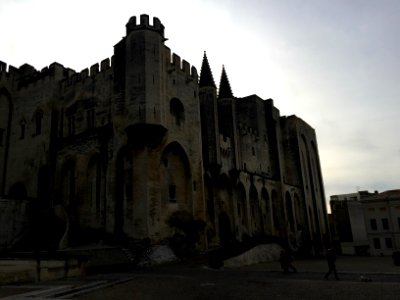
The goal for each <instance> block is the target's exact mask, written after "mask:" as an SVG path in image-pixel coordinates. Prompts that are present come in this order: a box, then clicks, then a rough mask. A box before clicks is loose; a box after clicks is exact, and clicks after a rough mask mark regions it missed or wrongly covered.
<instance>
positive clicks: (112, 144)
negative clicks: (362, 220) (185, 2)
mask: <svg viewBox="0 0 400 300" xmlns="http://www.w3.org/2000/svg"><path fill="white" fill-rule="evenodd" d="M165 40H166V39H165V37H164V26H163V25H162V24H161V22H160V21H159V20H158V19H157V18H154V19H153V22H152V24H150V22H149V17H148V16H147V15H141V16H140V20H136V17H132V18H131V19H130V20H129V22H128V24H127V25H126V36H125V37H124V38H123V39H122V40H121V41H120V42H119V43H117V44H116V45H115V46H114V55H113V57H112V58H111V59H105V60H103V61H102V62H101V63H100V64H95V65H93V66H92V67H90V69H85V70H83V71H81V72H79V73H77V72H75V71H74V70H71V69H68V68H65V67H64V66H62V65H60V64H58V63H53V64H51V65H50V66H49V67H46V68H44V69H43V70H41V71H37V70H35V69H34V68H33V67H31V66H30V65H28V64H25V65H23V66H21V67H20V68H15V67H12V66H8V67H7V65H6V64H5V63H2V62H1V63H0V196H1V198H2V199H3V200H1V201H2V202H1V203H2V206H1V207H7V209H2V210H1V211H0V217H1V221H0V222H1V235H0V244H1V247H11V246H13V245H15V244H16V243H18V242H21V241H22V240H24V238H25V239H26V235H27V234H28V233H29V230H30V229H29V226H27V224H29V223H30V222H31V223H35V218H38V216H46V218H47V219H49V220H50V221H48V223H45V222H44V221H43V222H42V223H43V224H57V226H54V228H53V229H54V230H53V231H57V232H58V233H51V234H50V233H49V234H47V235H48V236H49V238H48V240H50V241H51V240H52V238H51V237H52V236H53V237H54V236H57V237H59V238H58V239H57V241H56V243H57V247H65V246H68V245H74V244H79V243H84V242H86V243H87V242H89V241H96V239H97V240H100V239H103V238H104V235H111V236H115V237H122V236H123V237H128V238H133V239H143V238H150V239H151V240H152V241H153V242H159V241H162V240H165V239H166V238H168V237H170V236H171V235H172V234H173V231H172V229H171V228H170V227H169V226H168V225H167V223H166V221H167V219H168V218H169V217H170V216H171V214H172V213H173V212H175V211H186V212H189V214H190V215H192V216H193V217H194V218H195V219H199V220H203V221H204V222H205V223H206V228H205V231H204V235H203V236H202V240H201V243H200V244H201V245H203V247H211V246H212V245H214V244H224V243H229V242H231V241H233V240H239V241H240V240H243V239H245V238H246V237H252V236H253V237H254V236H277V237H280V238H283V239H286V240H288V241H289V242H290V243H291V245H292V246H293V247H300V246H301V245H303V244H305V243H306V242H307V243H308V245H312V247H313V249H314V250H316V251H318V250H319V249H322V247H323V241H324V240H326V241H327V240H328V235H329V233H328V231H327V230H328V229H327V220H326V211H325V205H324V197H325V196H324V187H323V181H322V176H321V168H320V162H319V155H318V147H317V142H316V136H315V131H314V130H313V129H312V128H311V127H310V126H309V125H307V124H306V123H305V122H304V121H302V120H301V119H299V118H297V117H296V116H290V117H281V116H280V115H279V110H278V109H277V108H275V107H274V103H273V101H272V100H271V99H268V100H263V99H260V98H259V97H258V96H256V95H252V96H248V97H245V98H236V97H234V96H233V93H232V90H231V87H230V84H229V81H228V77H227V75H226V72H225V69H223V71H222V76H221V82H220V85H219V88H218V89H217V87H216V85H215V83H214V79H213V76H212V72H211V68H210V66H209V63H208V60H207V57H206V55H205V54H204V60H203V65H202V69H201V74H200V77H198V75H197V71H196V68H195V67H193V66H192V67H191V66H190V65H189V63H188V62H186V61H184V60H182V59H181V58H180V57H179V56H178V55H176V54H171V51H170V49H169V48H168V47H167V46H165V44H164V42H165ZM10 207H11V208H12V207H14V210H13V211H23V212H22V213H19V214H18V215H16V214H14V213H10ZM11 210H12V209H11ZM32 211H33V212H35V213H32ZM49 216H52V218H50V217H49ZM43 218H44V219H46V218H45V217H43ZM44 219H43V220H44ZM47 219H46V220H47ZM51 220H53V221H51ZM11 221H12V222H11ZM10 222H11V223H13V224H17V225H13V226H10V225H9V224H11V223H10ZM39 223H40V222H39ZM40 230H43V235H44V236H46V228H45V226H44V227H43V226H42V227H40Z"/></svg>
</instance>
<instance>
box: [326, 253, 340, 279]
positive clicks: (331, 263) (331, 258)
mask: <svg viewBox="0 0 400 300" xmlns="http://www.w3.org/2000/svg"><path fill="white" fill-rule="evenodd" d="M326 260H327V261H328V267H329V270H328V272H327V273H326V274H325V279H326V280H328V278H329V275H330V274H331V273H332V272H333V274H334V275H335V279H336V280H339V277H338V274H337V271H336V255H335V253H334V252H333V250H332V249H328V251H327V253H326Z"/></svg>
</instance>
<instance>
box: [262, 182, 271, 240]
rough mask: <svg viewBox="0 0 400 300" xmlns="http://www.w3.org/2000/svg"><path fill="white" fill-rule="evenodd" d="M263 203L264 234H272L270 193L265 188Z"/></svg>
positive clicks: (263, 189)
mask: <svg viewBox="0 0 400 300" xmlns="http://www.w3.org/2000/svg"><path fill="white" fill-rule="evenodd" d="M261 203H262V214H263V217H262V219H263V223H264V232H265V233H269V234H271V232H272V230H271V229H272V228H271V226H272V224H271V221H272V220H271V219H272V218H271V217H272V216H271V201H270V198H269V194H268V191H267V189H266V188H265V187H263V188H262V190H261Z"/></svg>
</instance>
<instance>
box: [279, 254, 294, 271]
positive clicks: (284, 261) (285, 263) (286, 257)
mask: <svg viewBox="0 0 400 300" xmlns="http://www.w3.org/2000/svg"><path fill="white" fill-rule="evenodd" d="M279 261H280V262H281V267H282V269H283V273H284V274H288V273H289V270H290V269H291V270H292V271H293V272H294V273H297V270H296V268H295V267H294V266H293V265H292V261H293V258H292V256H291V255H290V253H289V252H288V251H286V250H282V251H281V255H280V257H279Z"/></svg>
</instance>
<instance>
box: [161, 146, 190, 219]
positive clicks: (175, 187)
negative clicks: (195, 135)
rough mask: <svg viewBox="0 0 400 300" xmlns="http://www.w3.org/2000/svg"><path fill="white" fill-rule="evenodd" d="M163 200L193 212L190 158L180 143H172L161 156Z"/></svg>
mask: <svg viewBox="0 0 400 300" xmlns="http://www.w3.org/2000/svg"><path fill="white" fill-rule="evenodd" d="M161 166H162V168H163V169H162V172H161V174H162V178H161V185H162V194H163V196H162V199H164V202H167V203H168V202H169V203H177V204H178V205H181V206H182V205H183V206H186V209H187V210H188V211H191V210H192V205H193V204H192V183H191V171H190V164H189V159H188V156H187V154H186V152H185V150H184V149H183V147H182V146H181V145H180V144H179V143H178V142H172V143H170V144H169V145H168V146H166V147H165V149H164V151H163V152H162V154H161Z"/></svg>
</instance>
